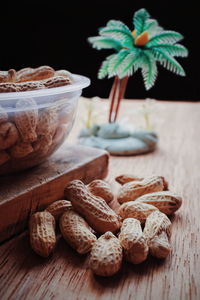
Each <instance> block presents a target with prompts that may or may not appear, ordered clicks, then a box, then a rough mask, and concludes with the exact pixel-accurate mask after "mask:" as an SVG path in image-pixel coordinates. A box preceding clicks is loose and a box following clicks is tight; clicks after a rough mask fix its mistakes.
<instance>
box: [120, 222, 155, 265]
mask: <svg viewBox="0 0 200 300" xmlns="http://www.w3.org/2000/svg"><path fill="white" fill-rule="evenodd" d="M118 238H119V241H120V243H121V245H122V247H123V249H124V253H125V258H126V260H128V261H129V262H131V263H133V264H140V263H141V262H143V261H145V260H146V258H147V256H148V252H149V247H148V245H147V241H146V238H145V236H144V235H143V232H142V228H141V225H140V221H139V220H136V219H134V218H127V219H125V220H124V221H123V223H122V227H121V229H120V234H119V236H118Z"/></svg>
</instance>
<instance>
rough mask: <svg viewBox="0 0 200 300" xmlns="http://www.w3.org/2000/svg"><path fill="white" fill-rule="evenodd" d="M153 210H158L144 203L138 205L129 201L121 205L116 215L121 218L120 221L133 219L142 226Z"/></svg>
mask: <svg viewBox="0 0 200 300" xmlns="http://www.w3.org/2000/svg"><path fill="white" fill-rule="evenodd" d="M155 210H158V209H157V208H156V207H155V206H153V205H150V204H146V203H138V202H137V200H136V201H129V202H125V203H123V204H122V205H121V206H120V207H119V210H118V214H119V215H120V217H121V218H122V220H124V219H126V218H135V219H137V220H139V221H140V222H141V224H144V223H145V221H146V218H147V217H148V216H149V215H150V214H151V213H152V212H153V211H155Z"/></svg>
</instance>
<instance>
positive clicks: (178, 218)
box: [0, 101, 200, 300]
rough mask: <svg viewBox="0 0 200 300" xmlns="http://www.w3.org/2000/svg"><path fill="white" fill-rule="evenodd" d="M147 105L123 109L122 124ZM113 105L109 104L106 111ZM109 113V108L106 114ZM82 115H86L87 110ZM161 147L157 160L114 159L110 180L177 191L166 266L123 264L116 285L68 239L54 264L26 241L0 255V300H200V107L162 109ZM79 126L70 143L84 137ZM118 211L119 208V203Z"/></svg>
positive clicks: (161, 105) (124, 105)
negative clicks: (132, 177) (149, 180)
mask: <svg viewBox="0 0 200 300" xmlns="http://www.w3.org/2000/svg"><path fill="white" fill-rule="evenodd" d="M140 103H143V102H140V101H138V102H137V101H127V102H123V103H122V110H121V112H120V113H121V116H125V115H127V113H130V118H131V120H133V121H134V120H135V117H134V118H133V117H132V112H133V111H136V110H137V109H138V108H139V106H140ZM105 105H106V104H105ZM105 108H106V107H105ZM81 112H82V107H81ZM156 115H157V118H156V121H157V123H156V129H157V130H158V132H159V136H160V141H159V147H158V149H157V150H156V151H155V152H154V153H150V154H147V155H140V156H133V157H110V164H109V165H110V167H109V175H108V177H107V179H108V180H109V181H110V182H111V183H112V186H113V189H114V191H115V193H117V191H118V188H119V185H118V184H117V183H115V182H114V177H115V176H117V175H119V174H121V173H124V172H125V173H133V174H136V175H138V176H147V175H150V174H152V173H155V174H161V175H163V176H165V177H166V178H167V180H168V181H169V186H170V189H171V190H172V191H175V192H177V193H178V194H180V195H182V196H183V200H184V201H183V205H182V207H181V209H180V210H179V211H178V212H177V213H176V214H175V216H174V217H173V219H172V221H173V228H172V239H171V243H172V248H173V251H172V254H171V255H170V256H169V257H168V258H167V259H166V260H164V261H159V260H156V259H153V258H149V259H148V260H147V261H146V262H144V263H143V264H140V265H131V264H128V263H124V264H123V268H122V270H121V272H120V273H119V274H117V275H115V276H113V277H112V278H98V277H97V276H93V275H92V274H91V272H90V270H89V269H88V256H80V255H77V254H76V253H75V251H73V250H72V249H71V248H70V247H69V246H68V245H67V243H66V242H64V241H63V239H59V241H58V245H57V247H56V250H55V253H54V254H53V255H52V256H51V257H49V258H48V259H43V258H40V257H38V256H37V255H36V254H35V253H34V252H33V251H32V250H31V249H30V245H29V240H28V235H27V234H26V233H24V234H22V235H20V236H18V237H16V238H14V239H12V240H10V241H9V242H6V243H4V244H3V245H2V246H1V247H0V298H1V299H3V300H5V299H11V300H12V299H20V300H25V299H33V300H49V299H56V300H62V299H63V300H66V299H67V300H68V299H70V300H77V299H80V300H132V299H134V300H154V299H159V300H199V299H200V255H199V249H200V238H199V236H200V217H199V214H200V201H199V198H200V172H199V166H200V142H199V129H200V128H199V127H200V125H199V120H200V103H196V104H195V103H176V102H171V103H167V102H159V103H158V105H157V108H156ZM80 126H81V124H80V122H78V119H77V123H76V124H75V127H74V130H73V132H72V134H71V137H70V140H71V141H75V137H76V136H77V132H78V131H79V129H80ZM113 207H114V208H117V203H116V202H113Z"/></svg>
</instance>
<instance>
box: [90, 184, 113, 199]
mask: <svg viewBox="0 0 200 300" xmlns="http://www.w3.org/2000/svg"><path fill="white" fill-rule="evenodd" d="M87 187H88V189H89V191H90V192H91V193H92V194H93V195H95V196H97V197H101V198H103V199H104V200H105V201H106V203H109V202H111V201H112V200H113V198H114V195H113V193H112V190H111V186H110V185H109V183H108V182H106V181H104V180H101V179H96V180H93V181H92V182H90V183H89V184H88V185H87Z"/></svg>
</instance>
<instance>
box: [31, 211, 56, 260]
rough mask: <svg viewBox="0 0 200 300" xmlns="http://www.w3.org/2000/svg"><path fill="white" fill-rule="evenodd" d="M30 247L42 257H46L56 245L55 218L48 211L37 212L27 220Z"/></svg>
mask: <svg viewBox="0 0 200 300" xmlns="http://www.w3.org/2000/svg"><path fill="white" fill-rule="evenodd" d="M29 231H30V243H31V247H32V249H33V250H34V251H35V252H36V253H37V254H39V255H40V256H43V257H48V256H49V255H50V253H51V252H52V251H53V250H54V248H55V245H56V234H55V219H54V217H53V216H52V215H51V214H50V213H49V212H37V213H35V214H33V215H32V216H31V218H30V221H29Z"/></svg>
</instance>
